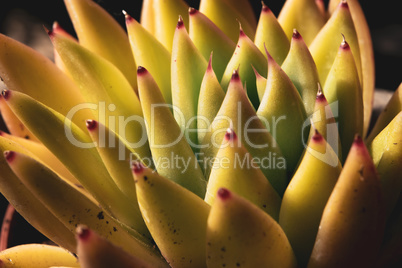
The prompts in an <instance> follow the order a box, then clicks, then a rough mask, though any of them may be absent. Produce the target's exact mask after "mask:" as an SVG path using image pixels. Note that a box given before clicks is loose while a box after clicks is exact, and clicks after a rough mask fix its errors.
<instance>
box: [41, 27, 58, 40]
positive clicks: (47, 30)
mask: <svg viewBox="0 0 402 268" xmlns="http://www.w3.org/2000/svg"><path fill="white" fill-rule="evenodd" d="M43 28H44V29H45V31H46V33H47V35H48V36H49V37H50V39H52V38H53V37H54V36H55V35H56V34H55V32H54V31H53V29H55V28H53V29H52V30H49V29H48V28H46V27H45V26H43Z"/></svg>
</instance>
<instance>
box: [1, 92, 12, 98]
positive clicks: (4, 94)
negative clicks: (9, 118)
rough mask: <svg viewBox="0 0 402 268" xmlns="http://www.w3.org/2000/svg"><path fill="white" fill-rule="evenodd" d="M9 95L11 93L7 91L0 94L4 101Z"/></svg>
mask: <svg viewBox="0 0 402 268" xmlns="http://www.w3.org/2000/svg"><path fill="white" fill-rule="evenodd" d="M10 94H11V92H10V91H9V90H7V89H3V91H2V92H1V96H3V98H4V99H5V100H8V99H9V98H10Z"/></svg>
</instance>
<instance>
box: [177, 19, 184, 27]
mask: <svg viewBox="0 0 402 268" xmlns="http://www.w3.org/2000/svg"><path fill="white" fill-rule="evenodd" d="M183 27H184V21H183V18H182V16H179V21H178V22H177V29H181V28H183Z"/></svg>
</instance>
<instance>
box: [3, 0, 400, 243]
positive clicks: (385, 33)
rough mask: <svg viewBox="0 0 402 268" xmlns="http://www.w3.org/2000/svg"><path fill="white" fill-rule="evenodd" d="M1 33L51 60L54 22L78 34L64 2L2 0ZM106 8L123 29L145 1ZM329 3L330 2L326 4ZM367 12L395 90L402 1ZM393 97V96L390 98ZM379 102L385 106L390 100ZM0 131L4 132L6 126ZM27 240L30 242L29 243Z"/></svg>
mask: <svg viewBox="0 0 402 268" xmlns="http://www.w3.org/2000/svg"><path fill="white" fill-rule="evenodd" d="M0 1H1V5H0V32H1V33H3V34H6V35H8V36H10V37H12V38H14V39H17V40H19V41H21V42H23V43H25V44H27V45H29V46H32V47H35V48H36V49H37V50H39V51H40V52H41V53H43V54H44V55H46V56H48V57H49V58H52V57H53V50H52V45H51V43H50V41H49V38H48V36H47V34H46V32H45V30H44V28H43V26H45V27H46V28H48V29H50V28H51V26H52V24H53V22H54V21H58V22H59V24H60V25H61V26H62V27H63V28H64V29H65V30H67V31H68V32H70V33H71V34H73V35H74V29H73V26H72V24H71V22H70V19H69V16H68V14H67V11H66V8H65V6H64V1H63V0H53V1H45V0H37V1H26V0H0ZM95 1H96V2H97V3H99V4H100V5H101V6H103V7H104V8H105V9H106V10H107V11H108V12H109V13H110V14H112V15H113V16H114V17H115V18H116V20H117V21H118V22H119V23H121V25H122V26H123V27H125V24H124V16H123V14H122V12H121V11H122V10H126V11H127V12H128V13H129V14H130V15H131V16H133V17H134V18H136V19H139V17H140V12H141V4H142V1H135V0H95ZM250 1H251V2H252V4H253V6H254V9H255V13H256V15H257V17H258V15H259V13H260V10H261V1H260V0H250ZM186 2H188V4H189V5H190V6H192V7H195V8H198V5H199V1H194V0H188V1H186ZM264 2H265V4H266V5H267V6H268V7H269V8H270V9H271V10H272V11H273V12H274V14H275V15H276V16H278V14H279V11H280V8H281V7H282V5H283V3H284V2H285V1H284V0H271V1H269V0H265V1H264ZM325 2H326V3H327V2H328V1H325ZM360 2H361V5H362V8H363V11H364V12H365V15H366V18H367V21H368V24H369V26H370V29H371V35H372V39H373V45H374V54H375V62H376V88H378V89H385V90H387V91H391V92H392V91H394V90H396V88H397V87H398V86H399V84H400V83H401V82H402V64H401V63H402V19H401V14H400V9H399V1H395V0H382V1H363V0H361V1H360ZM388 96H389V95H388ZM379 101H382V102H383V103H385V102H386V101H387V98H381V99H379ZM1 124H2V122H1V119H0V129H2V130H4V125H3V126H2V125H1ZM0 204H1V206H0V222H1V219H2V216H3V215H4V211H5V208H6V204H7V202H6V200H5V199H4V198H3V197H2V196H1V195H0ZM13 228H14V229H16V230H27V231H26V232H27V233H29V234H31V235H30V236H29V237H27V235H26V234H24V233H22V232H14V233H13V235H14V237H13V239H12V243H13V244H20V243H25V242H29V241H44V240H46V238H44V237H42V236H41V235H40V234H39V233H37V232H35V230H34V229H33V228H32V227H30V225H29V224H27V223H26V222H25V221H24V220H23V219H21V218H20V217H19V215H16V218H15V223H14V225H13ZM27 239H29V240H28V241H27Z"/></svg>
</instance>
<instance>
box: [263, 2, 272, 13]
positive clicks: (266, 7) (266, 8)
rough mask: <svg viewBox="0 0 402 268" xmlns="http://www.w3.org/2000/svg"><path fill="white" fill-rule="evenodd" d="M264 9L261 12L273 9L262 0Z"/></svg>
mask: <svg viewBox="0 0 402 268" xmlns="http://www.w3.org/2000/svg"><path fill="white" fill-rule="evenodd" d="M261 5H262V9H261V12H270V11H271V9H270V8H269V7H268V6H267V5H266V4H265V3H264V1H261Z"/></svg>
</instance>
